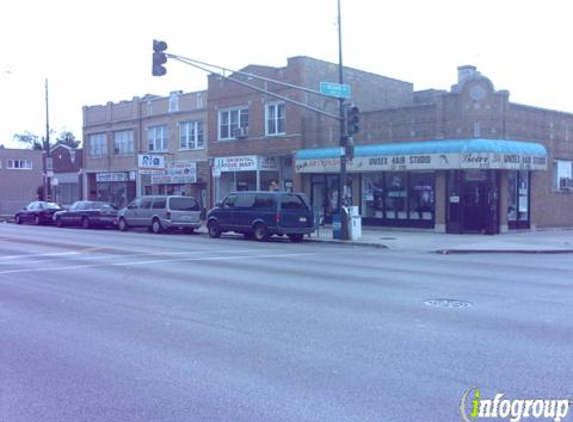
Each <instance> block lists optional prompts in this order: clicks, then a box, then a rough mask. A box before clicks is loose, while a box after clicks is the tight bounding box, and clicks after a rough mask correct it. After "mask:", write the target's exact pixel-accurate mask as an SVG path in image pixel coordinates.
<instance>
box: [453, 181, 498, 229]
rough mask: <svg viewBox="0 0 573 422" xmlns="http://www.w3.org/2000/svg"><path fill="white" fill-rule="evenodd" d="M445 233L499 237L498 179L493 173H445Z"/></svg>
mask: <svg viewBox="0 0 573 422" xmlns="http://www.w3.org/2000/svg"><path fill="white" fill-rule="evenodd" d="M447 181H448V186H447V197H446V201H447V207H446V209H447V210H448V216H447V224H446V231H447V232H448V233H482V234H498V233H499V186H498V175H497V172H496V171H493V170H463V171H460V170H454V171H450V172H448V178H447Z"/></svg>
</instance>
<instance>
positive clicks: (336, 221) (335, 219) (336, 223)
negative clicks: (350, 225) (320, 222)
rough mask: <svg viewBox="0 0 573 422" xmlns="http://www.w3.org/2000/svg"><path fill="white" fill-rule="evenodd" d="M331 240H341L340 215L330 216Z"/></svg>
mask: <svg viewBox="0 0 573 422" xmlns="http://www.w3.org/2000/svg"><path fill="white" fill-rule="evenodd" d="M332 238H333V239H338V240H340V239H342V222H341V219H340V213H337V214H333V215H332Z"/></svg>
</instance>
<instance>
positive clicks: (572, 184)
mask: <svg viewBox="0 0 573 422" xmlns="http://www.w3.org/2000/svg"><path fill="white" fill-rule="evenodd" d="M559 189H562V190H572V189H573V179H571V178H568V177H562V178H561V179H559Z"/></svg>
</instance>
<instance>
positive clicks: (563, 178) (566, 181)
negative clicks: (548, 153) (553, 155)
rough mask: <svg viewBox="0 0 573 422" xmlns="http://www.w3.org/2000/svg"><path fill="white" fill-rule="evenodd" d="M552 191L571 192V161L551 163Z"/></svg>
mask: <svg viewBox="0 0 573 422" xmlns="http://www.w3.org/2000/svg"><path fill="white" fill-rule="evenodd" d="M553 189H555V190H557V191H564V192H573V161H565V160H555V161H553Z"/></svg>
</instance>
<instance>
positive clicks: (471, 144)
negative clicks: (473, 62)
mask: <svg viewBox="0 0 573 422" xmlns="http://www.w3.org/2000/svg"><path fill="white" fill-rule="evenodd" d="M468 153H492V154H508V155H509V154H516V155H530V156H540V157H546V156H547V150H546V148H545V146H544V145H542V144H539V143H535V142H522V141H513V140H506V139H485V138H476V139H444V140H439V141H423V142H404V143H393V144H377V145H358V146H356V147H355V148H354V156H355V157H368V156H385V155H423V154H468ZM339 154H340V148H339V147H330V148H316V149H301V150H299V151H298V152H297V153H296V156H295V157H296V159H297V160H308V159H313V158H338V157H339Z"/></svg>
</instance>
